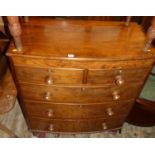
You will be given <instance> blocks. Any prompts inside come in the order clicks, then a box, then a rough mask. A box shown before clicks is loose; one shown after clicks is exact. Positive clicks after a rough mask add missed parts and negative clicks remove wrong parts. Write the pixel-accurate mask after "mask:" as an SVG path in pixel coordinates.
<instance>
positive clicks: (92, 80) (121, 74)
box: [87, 68, 150, 85]
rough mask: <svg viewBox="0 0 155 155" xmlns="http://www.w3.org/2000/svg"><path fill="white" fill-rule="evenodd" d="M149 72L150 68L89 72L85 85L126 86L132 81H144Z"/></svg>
mask: <svg viewBox="0 0 155 155" xmlns="http://www.w3.org/2000/svg"><path fill="white" fill-rule="evenodd" d="M149 71H150V68H141V69H115V70H89V71H88V77H87V83H88V84H116V85H126V84H130V83H131V82H134V81H144V79H145V78H146V77H147V75H148V73H149Z"/></svg>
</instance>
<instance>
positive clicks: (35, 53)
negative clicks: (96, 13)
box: [7, 19, 154, 133]
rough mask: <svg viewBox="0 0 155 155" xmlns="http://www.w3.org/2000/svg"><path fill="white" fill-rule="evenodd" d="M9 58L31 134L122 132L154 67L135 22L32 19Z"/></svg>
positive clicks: (23, 27)
mask: <svg viewBox="0 0 155 155" xmlns="http://www.w3.org/2000/svg"><path fill="white" fill-rule="evenodd" d="M21 39H22V42H23V46H22V47H23V48H22V50H20V51H17V50H16V49H15V47H14V46H13V45H12V46H10V49H9V52H8V54H7V55H8V56H9V59H10V63H11V67H12V71H13V74H14V78H15V81H16V85H17V88H18V96H19V100H20V103H21V106H22V109H23V112H24V114H25V118H26V120H27V123H28V126H29V128H30V129H31V130H32V131H49V132H56V133H61V132H65V133H77V132H96V131H104V130H114V129H119V128H121V126H122V125H123V123H124V121H125V118H126V117H127V115H128V114H129V112H130V110H131V108H132V106H133V104H134V102H135V99H136V98H137V97H138V95H139V93H140V91H141V88H142V86H143V84H144V82H145V79H146V77H147V75H148V73H149V72H150V70H151V68H152V65H153V63H154V54H153V52H152V51H153V48H152V49H150V50H151V51H149V52H144V51H143V48H144V43H145V36H144V34H143V32H142V30H141V28H140V26H138V25H137V24H136V23H131V24H130V26H128V27H127V26H125V25H124V23H123V22H103V21H80V20H79V21H74V20H52V19H50V20H47V19H45V20H42V21H37V20H33V21H30V22H29V23H25V24H22V38H21Z"/></svg>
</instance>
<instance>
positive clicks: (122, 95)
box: [21, 83, 141, 103]
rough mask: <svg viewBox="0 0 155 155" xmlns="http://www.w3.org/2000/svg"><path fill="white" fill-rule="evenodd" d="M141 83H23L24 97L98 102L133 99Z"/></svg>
mask: <svg viewBox="0 0 155 155" xmlns="http://www.w3.org/2000/svg"><path fill="white" fill-rule="evenodd" d="M140 87H141V84H139V83H137V84H134V85H128V86H124V87H108V86H107V87H91V86H89V87H60V86H51V87H50V86H42V85H33V84H22V85H21V93H22V97H23V98H24V99H28V100H38V101H48V102H59V103H64V102H65V103H74V102H78V103H81V102H83V103H94V102H96V103H98V102H101V103H102V102H104V101H109V102H112V101H120V100H131V99H133V98H135V97H137V95H138V94H139V88H140Z"/></svg>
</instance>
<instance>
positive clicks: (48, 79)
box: [45, 75, 53, 85]
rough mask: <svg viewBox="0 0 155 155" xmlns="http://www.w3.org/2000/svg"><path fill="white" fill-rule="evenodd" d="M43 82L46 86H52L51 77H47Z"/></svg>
mask: <svg viewBox="0 0 155 155" xmlns="http://www.w3.org/2000/svg"><path fill="white" fill-rule="evenodd" d="M45 82H46V84H48V85H51V84H53V80H52V75H48V76H47V77H45Z"/></svg>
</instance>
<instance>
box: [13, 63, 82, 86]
mask: <svg viewBox="0 0 155 155" xmlns="http://www.w3.org/2000/svg"><path fill="white" fill-rule="evenodd" d="M15 71H16V74H17V78H18V80H19V82H28V83H36V84H49V85H52V84H81V83H82V80H83V70H82V69H70V68H68V69H66V68H63V69H60V68H52V69H51V68H33V67H20V66H16V67H15Z"/></svg>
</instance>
